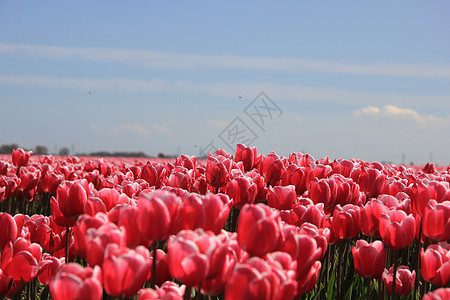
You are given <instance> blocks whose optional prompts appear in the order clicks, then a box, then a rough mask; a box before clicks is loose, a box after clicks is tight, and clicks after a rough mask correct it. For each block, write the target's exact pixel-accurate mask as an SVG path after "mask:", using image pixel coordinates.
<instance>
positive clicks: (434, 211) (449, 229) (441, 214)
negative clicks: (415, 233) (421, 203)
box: [422, 199, 450, 241]
mask: <svg viewBox="0 0 450 300" xmlns="http://www.w3.org/2000/svg"><path fill="white" fill-rule="evenodd" d="M422 226H423V234H424V235H425V236H426V237H428V238H429V239H431V240H434V241H447V240H450V201H444V202H442V203H437V202H436V200H433V199H432V200H430V201H429V202H428V204H427V206H425V210H424V213H423V221H422Z"/></svg>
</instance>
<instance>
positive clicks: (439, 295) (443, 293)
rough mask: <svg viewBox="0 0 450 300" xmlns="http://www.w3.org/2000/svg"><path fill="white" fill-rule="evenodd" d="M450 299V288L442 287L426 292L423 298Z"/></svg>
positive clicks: (428, 299)
mask: <svg viewBox="0 0 450 300" xmlns="http://www.w3.org/2000/svg"><path fill="white" fill-rule="evenodd" d="M444 299H450V288H440V289H436V290H434V291H432V292H428V293H426V294H425V295H424V296H423V298H422V300H444Z"/></svg>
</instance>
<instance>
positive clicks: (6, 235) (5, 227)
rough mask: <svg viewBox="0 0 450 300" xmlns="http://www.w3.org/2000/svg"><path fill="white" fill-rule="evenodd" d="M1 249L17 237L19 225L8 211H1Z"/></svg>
mask: <svg viewBox="0 0 450 300" xmlns="http://www.w3.org/2000/svg"><path fill="white" fill-rule="evenodd" d="M0 228H1V234H0V251H1V250H3V248H5V245H6V244H7V243H8V242H14V241H15V240H16V238H17V233H18V232H17V225H16V221H15V220H14V218H13V217H12V216H11V215H10V214H8V213H0Z"/></svg>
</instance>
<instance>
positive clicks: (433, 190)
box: [406, 180, 450, 216]
mask: <svg viewBox="0 0 450 300" xmlns="http://www.w3.org/2000/svg"><path fill="white" fill-rule="evenodd" d="M406 192H407V193H408V194H409V195H410V197H411V202H412V207H413V210H414V211H415V212H416V213H418V214H419V215H421V216H423V213H424V210H425V207H426V206H427V204H428V202H429V201H430V200H431V199H434V200H436V201H437V202H438V203H440V202H443V201H446V200H450V188H449V183H448V182H439V181H428V180H420V181H418V182H417V183H415V184H414V185H412V186H411V187H409V188H408V189H407V190H406Z"/></svg>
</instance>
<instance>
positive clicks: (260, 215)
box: [236, 204, 281, 256]
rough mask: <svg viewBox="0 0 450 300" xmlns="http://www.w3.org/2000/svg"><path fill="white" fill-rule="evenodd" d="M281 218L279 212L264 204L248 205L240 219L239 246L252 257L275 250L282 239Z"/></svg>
mask: <svg viewBox="0 0 450 300" xmlns="http://www.w3.org/2000/svg"><path fill="white" fill-rule="evenodd" d="M280 226H281V218H280V214H279V212H278V211H275V210H272V209H271V208H270V207H268V206H267V205H264V204H247V205H244V207H242V210H241V211H240V214H239V218H238V225H237V230H236V232H237V238H238V242H239V245H240V246H241V247H242V248H243V249H244V250H246V251H247V252H248V253H250V255H254V256H263V255H265V254H266V253H268V252H271V251H273V250H274V249H275V247H276V246H277V244H278V241H279V239H280V238H281V229H280Z"/></svg>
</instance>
